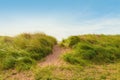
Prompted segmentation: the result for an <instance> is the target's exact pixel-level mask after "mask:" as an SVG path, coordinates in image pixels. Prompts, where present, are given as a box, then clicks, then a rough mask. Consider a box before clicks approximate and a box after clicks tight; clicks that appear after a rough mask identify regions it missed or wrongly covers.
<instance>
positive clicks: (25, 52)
mask: <svg viewBox="0 0 120 80" xmlns="http://www.w3.org/2000/svg"><path fill="white" fill-rule="evenodd" d="M55 44H56V39H55V38H53V37H51V36H47V35H45V34H43V33H35V34H28V33H23V34H20V35H18V36H15V37H8V36H1V37H0V69H5V70H6V69H13V68H15V69H17V70H28V69H30V68H31V67H32V66H33V65H34V64H35V63H36V61H37V60H41V59H42V58H44V57H45V56H47V55H48V54H50V53H51V52H52V48H53V46H54V45H55Z"/></svg>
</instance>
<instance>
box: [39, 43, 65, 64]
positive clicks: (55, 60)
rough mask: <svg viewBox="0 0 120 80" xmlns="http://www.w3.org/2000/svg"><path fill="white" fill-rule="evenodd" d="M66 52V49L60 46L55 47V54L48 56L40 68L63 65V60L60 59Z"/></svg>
mask: <svg viewBox="0 0 120 80" xmlns="http://www.w3.org/2000/svg"><path fill="white" fill-rule="evenodd" d="M65 51H66V50H65V49H64V48H61V47H60V46H58V45H55V46H54V47H53V51H52V52H53V53H52V54H50V55H48V56H47V57H46V58H45V61H43V62H41V63H40V64H39V65H40V66H47V65H57V66H58V65H59V64H60V63H62V60H61V59H60V55H61V54H62V53H64V52H65Z"/></svg>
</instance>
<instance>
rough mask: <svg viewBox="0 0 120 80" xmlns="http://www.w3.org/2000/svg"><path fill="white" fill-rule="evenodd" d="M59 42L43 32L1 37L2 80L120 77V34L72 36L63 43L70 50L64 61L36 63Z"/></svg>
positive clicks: (66, 53) (71, 79)
mask: <svg viewBox="0 0 120 80" xmlns="http://www.w3.org/2000/svg"><path fill="white" fill-rule="evenodd" d="M55 44H57V41H56V39H55V38H53V37H51V36H48V35H45V34H43V33H35V34H28V33H24V34H20V35H17V36H15V37H8V36H1V37H0V80H29V79H30V80H119V79H120V35H94V34H93V35H90V34H89V35H79V36H70V37H69V38H68V39H64V40H63V41H62V42H61V43H60V45H61V47H64V48H63V50H64V51H66V52H65V53H64V54H62V55H61V58H60V60H59V61H60V62H61V63H60V64H58V65H45V66H41V65H36V64H40V63H37V61H40V60H42V59H44V57H46V56H47V55H48V54H50V53H51V52H52V49H53V46H54V45H55ZM67 48H68V49H67ZM66 49H67V50H66ZM62 63H63V64H62Z"/></svg>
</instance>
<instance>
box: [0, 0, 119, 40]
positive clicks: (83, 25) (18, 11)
mask: <svg viewBox="0 0 120 80" xmlns="http://www.w3.org/2000/svg"><path fill="white" fill-rule="evenodd" d="M23 32H44V33H46V34H48V35H52V36H55V37H56V38H57V39H59V40H61V39H62V38H66V37H68V36H69V35H79V34H89V33H90V34H120V0H0V35H16V34H19V33H23Z"/></svg>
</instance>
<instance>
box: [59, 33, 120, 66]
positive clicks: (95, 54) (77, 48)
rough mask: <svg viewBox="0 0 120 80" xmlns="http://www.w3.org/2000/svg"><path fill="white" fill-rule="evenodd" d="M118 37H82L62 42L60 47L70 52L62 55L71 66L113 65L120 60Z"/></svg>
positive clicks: (74, 37)
mask: <svg viewBox="0 0 120 80" xmlns="http://www.w3.org/2000/svg"><path fill="white" fill-rule="evenodd" d="M119 42H120V35H82V36H72V37H69V38H68V39H66V40H63V41H62V43H61V46H64V47H69V48H71V49H72V51H71V52H69V53H66V54H64V55H63V58H64V60H65V61H67V62H69V63H71V64H78V65H85V64H88V63H95V64H103V63H114V62H115V61H118V60H120V43H119Z"/></svg>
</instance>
